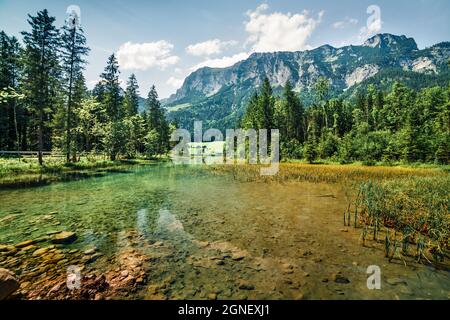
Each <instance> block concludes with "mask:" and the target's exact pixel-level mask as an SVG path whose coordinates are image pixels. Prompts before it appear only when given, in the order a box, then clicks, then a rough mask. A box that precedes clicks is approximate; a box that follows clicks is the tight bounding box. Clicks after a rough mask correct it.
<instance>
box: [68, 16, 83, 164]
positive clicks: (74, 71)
mask: <svg viewBox="0 0 450 320" xmlns="http://www.w3.org/2000/svg"><path fill="white" fill-rule="evenodd" d="M61 39H62V52H61V56H62V64H63V70H64V77H65V81H66V91H67V110H66V160H67V161H70V155H71V149H72V148H73V146H72V130H73V128H75V127H76V125H74V124H73V117H74V115H73V108H74V106H73V104H74V103H75V104H80V102H81V100H78V101H74V84H75V82H76V81H77V80H79V79H80V73H81V72H82V70H83V69H84V65H85V64H86V61H85V60H84V57H85V56H86V55H87V54H88V52H89V48H88V47H87V46H86V37H85V36H84V31H83V29H82V28H81V26H80V25H79V17H78V16H77V15H76V13H73V14H72V15H70V16H69V17H68V19H67V21H66V24H65V26H64V27H63V34H62V37H61ZM77 78H78V79H77ZM80 98H83V97H80ZM74 157H75V155H74Z"/></svg>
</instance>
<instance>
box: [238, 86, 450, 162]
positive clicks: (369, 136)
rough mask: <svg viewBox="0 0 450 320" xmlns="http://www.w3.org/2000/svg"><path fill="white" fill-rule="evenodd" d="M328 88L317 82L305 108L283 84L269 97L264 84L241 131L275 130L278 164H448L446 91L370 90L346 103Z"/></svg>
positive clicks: (449, 92)
mask: <svg viewBox="0 0 450 320" xmlns="http://www.w3.org/2000/svg"><path fill="white" fill-rule="evenodd" d="M329 88H330V85H329V82H328V80H327V79H325V78H320V79H319V80H318V81H317V83H316V84H315V87H314V92H315V99H314V102H313V103H312V104H311V105H309V106H307V107H305V106H304V105H303V103H302V101H301V99H300V98H299V97H298V95H297V94H296V93H294V92H293V89H292V86H291V85H290V83H289V82H288V83H286V85H285V87H284V91H283V93H282V95H281V96H280V97H275V95H274V94H273V92H272V88H271V86H270V83H269V81H268V79H265V81H264V84H263V86H262V88H261V89H260V91H259V92H258V93H255V94H254V96H253V97H252V99H251V100H250V102H249V103H248V106H247V111H246V113H245V115H244V116H243V118H242V119H241V126H242V127H243V128H255V129H259V128H267V129H271V128H277V129H279V130H280V139H281V148H280V149H281V153H282V157H284V158H291V159H292V158H305V159H307V160H308V161H309V162H314V161H316V160H317V159H330V160H334V161H339V162H341V163H349V162H353V161H363V162H364V163H366V164H373V163H375V162H377V161H383V162H386V163H393V162H399V161H400V162H407V163H412V162H428V163H431V162H435V163H439V164H448V163H449V160H450V86H449V87H440V86H434V87H430V88H425V89H422V90H420V91H414V90H412V89H410V88H408V87H407V86H405V85H403V84H401V83H398V82H397V83H394V84H393V85H392V87H391V88H390V89H389V90H387V91H382V90H379V89H377V87H375V86H374V85H372V84H371V85H368V86H367V88H366V89H364V90H360V91H358V92H357V93H356V95H355V97H353V98H348V99H341V98H330V92H329Z"/></svg>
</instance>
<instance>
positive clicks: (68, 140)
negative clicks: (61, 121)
mask: <svg viewBox="0 0 450 320" xmlns="http://www.w3.org/2000/svg"><path fill="white" fill-rule="evenodd" d="M75 32H76V27H75V26H74V27H73V29H72V48H71V49H72V52H71V57H70V74H69V98H68V101H67V133H66V160H67V162H70V145H71V143H72V131H71V129H72V128H71V126H72V123H71V112H72V85H73V64H74V61H73V60H74V56H73V55H74V50H75V48H74V47H75ZM74 157H75V156H74Z"/></svg>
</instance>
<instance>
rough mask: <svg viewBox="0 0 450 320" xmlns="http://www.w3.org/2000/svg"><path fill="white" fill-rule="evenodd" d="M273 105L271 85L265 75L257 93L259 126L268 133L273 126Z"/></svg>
mask: <svg viewBox="0 0 450 320" xmlns="http://www.w3.org/2000/svg"><path fill="white" fill-rule="evenodd" d="M274 106H275V100H274V97H273V95H272V87H271V85H270V82H269V79H268V78H267V77H265V78H264V81H263V84H262V88H261V92H260V95H259V123H260V126H259V127H260V128H261V129H267V130H268V132H269V133H270V130H271V129H273V128H274V121H273V115H274Z"/></svg>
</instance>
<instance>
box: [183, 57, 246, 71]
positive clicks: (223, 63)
mask: <svg viewBox="0 0 450 320" xmlns="http://www.w3.org/2000/svg"><path fill="white" fill-rule="evenodd" d="M249 56H250V53H247V52H241V53H237V54H235V55H233V56H225V57H222V58H217V59H207V60H205V61H203V62H200V63H199V64H197V65H195V66H193V67H192V68H191V71H195V70H198V69H200V68H203V67H211V68H226V67H230V66H232V65H234V64H235V63H237V62H239V61H242V60H245V59H247V58H248V57H249Z"/></svg>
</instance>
